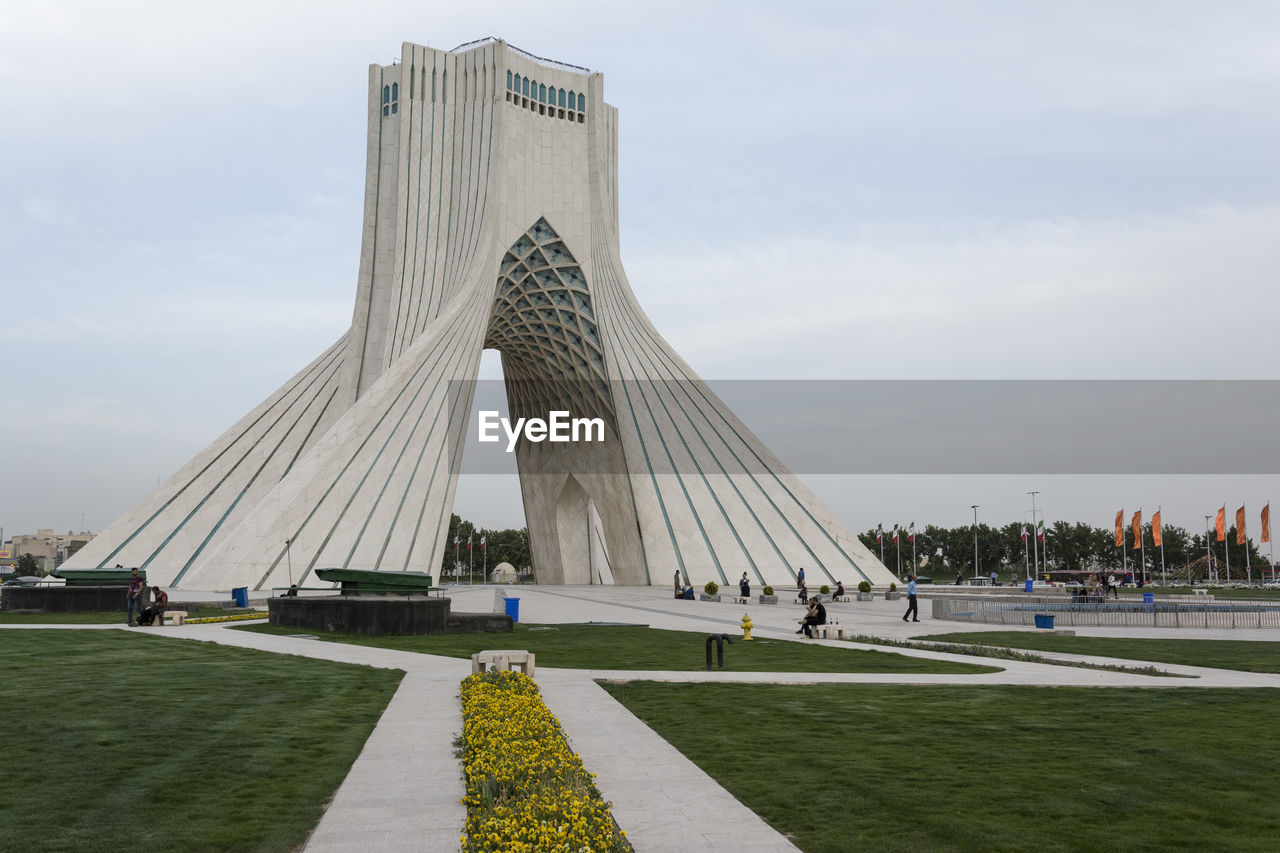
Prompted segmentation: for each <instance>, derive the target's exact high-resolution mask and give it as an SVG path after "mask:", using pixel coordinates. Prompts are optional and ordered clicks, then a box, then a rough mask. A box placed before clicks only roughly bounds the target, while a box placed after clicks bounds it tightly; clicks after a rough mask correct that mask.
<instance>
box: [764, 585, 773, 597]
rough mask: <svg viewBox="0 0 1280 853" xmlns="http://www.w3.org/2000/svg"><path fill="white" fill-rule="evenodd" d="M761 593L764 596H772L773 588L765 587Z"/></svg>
mask: <svg viewBox="0 0 1280 853" xmlns="http://www.w3.org/2000/svg"><path fill="white" fill-rule="evenodd" d="M763 591H764V594H765V595H773V587H771V586H766V587H765V588H764V590H763Z"/></svg>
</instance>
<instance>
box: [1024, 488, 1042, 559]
mask: <svg viewBox="0 0 1280 853" xmlns="http://www.w3.org/2000/svg"><path fill="white" fill-rule="evenodd" d="M1027 494H1029V495H1031V535H1032V537H1035V535H1036V495H1038V494H1040V493H1039V492H1038V491H1036V492H1027ZM1031 554H1032V555H1033V556H1034V557H1035V558H1036V574H1039V573H1040V541H1039V540H1038V539H1035V538H1032V540H1031ZM1030 579H1031V575H1027V580H1030Z"/></svg>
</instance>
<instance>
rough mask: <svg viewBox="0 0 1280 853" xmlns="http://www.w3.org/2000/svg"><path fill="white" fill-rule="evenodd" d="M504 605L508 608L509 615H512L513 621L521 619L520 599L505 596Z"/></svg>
mask: <svg viewBox="0 0 1280 853" xmlns="http://www.w3.org/2000/svg"><path fill="white" fill-rule="evenodd" d="M502 602H503V605H504V606H505V607H506V608H507V615H508V616H510V617H511V621H512V622H519V621H520V599H518V598H504V599H503V600H502Z"/></svg>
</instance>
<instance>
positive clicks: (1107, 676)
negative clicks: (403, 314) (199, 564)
mask: <svg viewBox="0 0 1280 853" xmlns="http://www.w3.org/2000/svg"><path fill="white" fill-rule="evenodd" d="M506 591H507V592H508V593H509V594H511V595H513V596H518V597H519V598H520V617H521V621H522V622H529V623H564V622H589V621H591V622H624V623H633V624H637V623H638V624H646V625H650V626H652V627H655V628H666V629H673V630H686V631H697V632H707V633H722V632H723V633H729V634H731V635H732V636H735V637H740V636H741V629H740V627H739V626H740V623H741V620H742V617H743V615H744V613H749V614H750V617H751V620H752V622H753V623H754V625H755V628H754V630H753V634H754V635H755V636H757V637H760V638H762V639H771V640H775V641H798V642H810V643H821V644H823V645H828V646H835V647H841V648H875V649H879V650H881V651H894V652H897V653H900V654H903V655H908V656H912V657H928V658H940V659H948V660H957V661H963V662H966V663H984V664H989V665H992V666H998V667H1000V668H1001V669H1000V671H998V672H993V673H986V674H980V675H929V674H894V673H848V674H844V673H732V672H704V671H701V670H698V669H695V668H693V667H697V666H700V665H701V662H702V659H703V654H704V649H703V647H702V645H701V644H697V648H691V649H690V652H689V653H690V660H689V661H688V664H689V666H690V668H689V669H686V670H680V671H668V672H649V671H646V672H618V671H612V670H562V669H553V668H548V667H538V670H537V674H536V680H537V682H538V685H539V687H540V688H541V690H542V693H543V697H544V699H545V701H546V703H547V705H548V707H549V708H550V709H551V711H552V712H553V713H554V714H555V715H556V717H557V718H558V719H559V720H560V722H561V725H562V726H563V728H564V731H565V733H566V735H567V736H568V738H569V740H570V743H571V746H572V747H573V748H574V750H575V751H577V752H578V754H579V755H580V756H581V757H582V759H583V762H584V763H585V764H586V766H587V769H588V770H590V771H591V772H593V773H595V774H596V776H597V780H596V781H597V784H598V786H599V788H600V791H601V793H602V794H603V795H604V797H605V799H607V800H609V801H611V802H612V803H613V814H614V817H615V818H616V819H617V821H618V823H619V825H620V826H621V827H622V828H623V829H624V830H626V832H627V837H628V838H629V839H630V840H631V842H632V844H633V845H634V846H635V849H636V850H637V851H639V853H650V851H652V853H671V851H685V850H688V851H748V853H754V851H761V853H763V851H783V850H795V849H796V848H795V847H794V846H793V845H792V844H791V843H790V842H789V841H788V840H787V839H786V838H785V837H783V836H782V835H781V834H780V833H778V832H777V831H776V830H774V829H773V828H772V827H770V826H769V825H768V824H766V823H765V822H764V821H763V820H761V819H760V818H759V817H758V816H756V815H755V814H754V813H753V812H751V811H750V810H749V809H747V808H746V807H745V806H743V805H742V804H741V803H739V802H738V801H737V800H736V799H734V798H733V797H732V796H731V795H730V794H729V793H728V792H727V791H725V790H724V789H723V788H721V787H720V786H719V785H718V784H717V783H716V782H715V780H713V779H711V778H710V777H709V776H707V775H706V774H705V773H703V772H702V770H700V769H699V768H698V767H697V766H696V765H694V764H693V763H692V762H691V761H689V760H688V759H687V758H685V757H684V756H683V755H682V754H681V753H679V752H678V751H676V750H675V749H674V748H673V747H671V746H670V744H668V743H667V742H666V741H664V740H663V739H662V738H661V737H659V736H658V735H657V734H656V733H654V732H653V730H651V729H650V728H649V727H648V726H646V725H645V724H644V723H642V722H640V721H639V720H638V719H636V718H635V717H634V716H632V715H631V714H630V712H628V711H627V710H626V709H625V708H623V707H622V706H621V705H619V704H618V703H616V702H614V701H613V699H612V698H611V697H610V696H609V694H608V693H607V692H606V691H605V690H604V689H602V688H601V687H600V686H599V685H598V684H597V683H596V680H597V679H620V680H625V679H632V678H640V679H644V680H656V681H682V682H690V681H716V682H720V681H736V682H757V683H760V682H767V683H876V684H963V685H975V686H977V685H989V684H1030V685H1061V686H1094V687H1104V686H1106V687H1122V686H1125V687H1148V688H1164V689H1171V688H1185V687H1237V688H1245V687H1280V675H1273V674H1263V673H1248V672H1235V671H1231V670H1216V669H1204V668H1199V667H1185V666H1175V665H1172V664H1162V663H1154V664H1151V665H1152V666H1155V667H1156V668H1158V669H1161V670H1164V671H1166V672H1170V673H1177V674H1180V675H1186V676H1190V677H1184V678H1168V677H1155V676H1150V675H1143V674H1137V673H1130V672H1111V671H1104V670H1096V669H1085V668H1077V667H1065V666H1055V665H1050V664H1043V663H1030V662H1024V661H1009V660H1002V659H980V658H975V657H972V656H965V655H951V654H946V653H941V652H934V651H931V650H927V649H914V648H913V649H899V648H893V649H886V647H884V646H872V645H863V644H858V643H850V642H846V641H839V640H812V641H810V640H804V639H802V638H800V637H797V636H796V635H795V633H794V631H795V625H796V620H797V619H798V618H799V617H800V616H801V615H802V608H801V607H800V606H799V605H792V604H780V605H773V606H769V605H757V604H753V605H746V606H744V605H732V604H728V603H714V602H700V601H677V600H675V599H674V598H673V596H672V594H671V593H670V591H668V590H666V589H662V588H644V587H642V588H635V587H537V588H531V587H511V588H507V589H506ZM450 597H451V598H452V599H453V609H454V610H455V611H458V612H475V611H488V610H491V609H493V608H494V607H495V588H494V587H491V586H489V587H477V588H457V589H454V590H451V592H450ZM905 607H906V603H905V601H904V602H897V601H893V602H885V601H873V602H852V603H848V604H833V605H830V606H829V608H828V614H829V617H830V618H831V619H832V620H833V621H839V622H840V624H841V625H842V626H843V627H845V628H846V629H853V630H854V631H856V632H858V633H861V634H866V635H874V636H879V637H888V638H894V639H908V638H924V637H927V636H928V635H930V634H938V633H950V632H955V631H983V630H1019V629H1018V628H1017V627H1016V626H985V625H958V624H957V623H953V622H935V621H934V620H932V619H931V618H929V609H930V608H929V606H928V602H927V600H922V601H921V607H920V609H921V611H922V614H923V615H922V621H921V622H920V623H910V624H908V623H904V622H902V620H901V615H902V612H903V611H904V610H905ZM5 627H14V628H17V627H30V628H48V627H51V626H48V625H30V626H5ZM60 627H66V628H93V629H117V628H122V627H123V626H116V625H84V626H81V625H68V626H60ZM124 630H144V631H157V630H158V631H159V632H161V633H163V634H164V635H166V636H173V637H184V638H189V639H193V640H207V641H212V642H216V643H220V644H224V645H233V646H240V647H245V648H255V649H261V650H265V651H271V652H276V653H280V654H295V655H300V656H303V657H312V658H323V659H326V660H336V661H343V662H346V663H355V664H365V665H369V666H376V667H383V668H393V669H401V670H403V671H404V672H405V678H404V680H403V681H402V682H401V685H400V688H399V690H398V691H397V692H396V695H395V697H394V698H393V699H392V701H391V702H390V703H389V704H388V706H387V708H386V710H385V711H384V713H383V715H382V717H381V719H380V720H379V723H378V725H377V727H376V728H375V730H374V732H373V734H372V735H371V736H370V738H369V740H368V742H367V743H366V745H365V749H364V750H363V752H362V753H361V754H360V756H359V758H358V759H357V760H356V762H355V763H354V764H353V765H352V767H351V770H350V772H349V773H348V775H347V778H346V780H345V781H344V782H343V784H342V785H341V787H340V788H339V789H338V792H337V794H336V795H335V797H334V800H333V802H332V803H331V804H330V806H329V807H328V809H327V810H326V812H325V814H324V816H323V818H322V819H321V821H320V823H319V824H318V825H317V827H316V829H315V831H314V832H313V833H312V835H311V838H310V839H309V841H308V843H307V845H306V848H305V849H306V850H307V851H312V853H338V851H365V850H392V851H398V850H404V851H409V850H415V851H417V850H432V851H435V850H442V851H443V850H456V849H457V847H458V839H459V837H460V836H461V834H462V828H463V822H464V820H465V811H464V809H463V806H462V803H461V800H462V796H463V787H462V780H461V769H460V766H459V763H458V760H457V759H456V758H455V757H454V755H453V746H452V741H453V739H454V737H455V736H456V735H457V733H458V732H459V731H460V730H461V714H460V709H459V705H458V701H457V693H458V682H459V681H460V680H461V679H462V678H463V677H464V676H465V675H466V674H467V673H468V672H470V663H469V662H468V661H465V660H459V659H456V658H444V657H437V656H433V655H420V654H413V653H409V652H397V651H390V650H386V649H377V648H369V647H364V646H353V645H345V644H341V643H329V642H324V641H318V640H314V639H301V638H297V637H280V636H271V635H265V634H256V633H250V632H244V631H231V630H227V625H226V624H225V623H224V624H218V625H185V626H182V627H178V628H174V627H166V628H163V629H154V628H135V629H124ZM1024 630H1032V629H1024ZM1076 631H1077V633H1078V634H1081V635H1088V636H1100V637H1121V636H1124V637H1165V638H1172V637H1178V638H1197V639H1233V640H1273V641H1280V629H1262V630H1257V629H1249V630H1235V631H1231V630H1221V629H1211V630H1208V631H1204V630H1200V629H1181V630H1178V629H1150V628H1132V629H1124V628H1115V629H1112V628H1087V629H1086V628H1081V629H1076ZM494 645H495V646H502V645H504V643H503V642H501V641H499V640H498V639H496V638H495V643H494ZM732 654H733V651H732V647H730V648H729V649H728V650H727V656H728V658H729V659H730V660H732ZM1037 654H1041V655H1042V656H1043V657H1046V658H1063V659H1072V660H1085V659H1087V660H1094V661H1097V662H1104V663H1113V664H1119V665H1124V666H1130V667H1133V666H1142V665H1143V664H1142V663H1141V662H1135V661H1128V660H1115V659H1106V658H1082V657H1081V656H1076V655H1059V654H1051V653H1047V652H1045V653H1037Z"/></svg>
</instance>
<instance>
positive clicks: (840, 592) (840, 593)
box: [831, 581, 847, 601]
mask: <svg viewBox="0 0 1280 853" xmlns="http://www.w3.org/2000/svg"><path fill="white" fill-rule="evenodd" d="M845 595H847V593H846V592H845V591H844V581H836V591H835V594H834V595H832V596H831V600H832V601H836V600H837V599H841V598H844V597H845Z"/></svg>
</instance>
